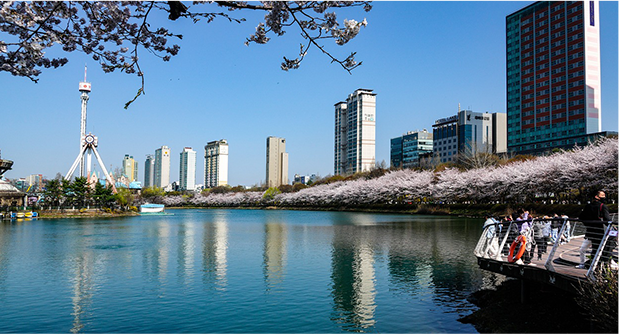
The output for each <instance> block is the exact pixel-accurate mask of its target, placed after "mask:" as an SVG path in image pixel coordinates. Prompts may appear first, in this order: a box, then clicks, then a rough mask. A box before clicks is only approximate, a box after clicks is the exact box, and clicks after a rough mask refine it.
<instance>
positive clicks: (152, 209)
mask: <svg viewBox="0 0 619 334" xmlns="http://www.w3.org/2000/svg"><path fill="white" fill-rule="evenodd" d="M164 212H165V205H163V204H142V205H140V213H141V214H145V213H146V214H149V213H164Z"/></svg>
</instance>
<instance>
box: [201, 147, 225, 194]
mask: <svg viewBox="0 0 619 334" xmlns="http://www.w3.org/2000/svg"><path fill="white" fill-rule="evenodd" d="M227 184H228V142H227V141H226V140H225V139H222V140H216V141H212V142H208V143H207V144H206V146H204V187H205V188H214V187H217V186H225V185H227Z"/></svg>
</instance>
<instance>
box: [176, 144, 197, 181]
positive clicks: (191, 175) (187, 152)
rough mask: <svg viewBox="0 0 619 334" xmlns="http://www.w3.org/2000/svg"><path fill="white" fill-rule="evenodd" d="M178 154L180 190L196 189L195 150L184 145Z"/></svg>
mask: <svg viewBox="0 0 619 334" xmlns="http://www.w3.org/2000/svg"><path fill="white" fill-rule="evenodd" d="M180 154H181V159H180V161H181V163H180V168H179V177H178V178H179V183H180V185H179V187H180V189H181V190H196V151H194V150H193V149H192V148H191V147H185V148H184V149H183V152H181V153H180Z"/></svg>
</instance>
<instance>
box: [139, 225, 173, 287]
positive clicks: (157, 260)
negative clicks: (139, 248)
mask: <svg viewBox="0 0 619 334" xmlns="http://www.w3.org/2000/svg"><path fill="white" fill-rule="evenodd" d="M170 234H171V232H170V225H169V224H168V223H166V222H165V221H160V222H158V223H156V224H153V225H150V226H149V228H148V230H147V237H149V238H153V239H154V240H155V241H156V246H155V247H154V248H149V249H148V250H147V251H146V252H145V253H144V256H143V261H144V270H145V271H146V273H147V274H146V276H147V277H158V278H159V281H160V282H165V280H166V275H167V273H168V261H169V258H170V245H169V238H170Z"/></svg>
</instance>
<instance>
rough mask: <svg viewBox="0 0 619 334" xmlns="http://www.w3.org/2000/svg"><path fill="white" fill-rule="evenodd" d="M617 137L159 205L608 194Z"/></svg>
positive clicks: (357, 203)
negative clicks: (545, 152)
mask: <svg viewBox="0 0 619 334" xmlns="http://www.w3.org/2000/svg"><path fill="white" fill-rule="evenodd" d="M618 161H619V155H618V149H617V140H616V139H602V140H600V141H598V142H597V143H595V144H592V145H589V146H586V147H582V148H578V147H577V148H574V149H573V150H571V151H563V152H560V153H558V154H553V155H550V156H543V157H538V158H536V159H531V160H526V161H516V162H512V163H509V164H507V165H503V166H495V167H482V168H476V169H469V170H465V171H461V170H458V169H457V168H447V169H445V170H442V171H440V172H432V171H416V170H410V169H404V170H398V171H391V172H388V173H386V174H385V175H383V176H381V177H378V178H373V179H369V180H367V179H363V178H359V179H356V180H349V181H339V182H332V183H325V184H321V185H317V186H313V187H309V188H305V189H302V190H299V191H297V192H292V193H281V194H277V195H275V196H274V197H273V199H272V200H268V201H265V200H264V199H263V196H264V192H238V193H225V194H207V195H201V194H200V195H196V196H194V197H193V198H189V199H187V198H184V197H182V196H166V197H165V198H164V204H166V205H171V206H178V205H185V204H191V205H196V206H205V207H238V206H263V205H273V204H276V205H278V206H281V207H335V208H339V207H367V206H371V205H381V206H382V205H386V206H389V205H395V204H398V203H402V202H415V203H429V202H430V203H431V202H446V203H497V202H498V203H526V202H530V201H534V200H536V199H538V198H540V197H541V198H547V197H548V196H549V195H550V194H555V195H556V194H559V193H569V192H570V191H572V190H578V191H579V192H581V193H590V192H591V191H593V190H604V191H606V192H608V193H609V196H608V197H609V198H611V197H612V196H611V195H613V196H616V194H617V192H618V183H617V165H618Z"/></svg>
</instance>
